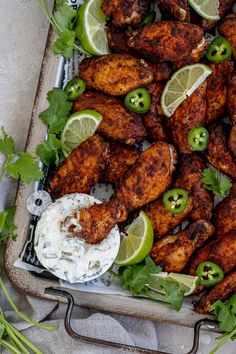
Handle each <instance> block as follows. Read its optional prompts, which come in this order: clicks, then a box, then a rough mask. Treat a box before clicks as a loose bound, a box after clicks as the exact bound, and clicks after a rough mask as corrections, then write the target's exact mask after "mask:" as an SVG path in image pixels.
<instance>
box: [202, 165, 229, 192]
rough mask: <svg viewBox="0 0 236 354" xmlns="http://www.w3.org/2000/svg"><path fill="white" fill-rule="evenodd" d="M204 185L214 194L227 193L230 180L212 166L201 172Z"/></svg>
mask: <svg viewBox="0 0 236 354" xmlns="http://www.w3.org/2000/svg"><path fill="white" fill-rule="evenodd" d="M202 183H203V185H204V187H205V188H206V189H208V190H210V191H212V192H213V193H214V194H216V195H227V194H229V192H230V189H231V187H232V183H231V180H230V179H229V178H228V177H226V176H223V175H222V174H220V173H219V172H218V171H216V170H214V169H213V168H211V167H209V168H205V169H204V170H203V172H202Z"/></svg>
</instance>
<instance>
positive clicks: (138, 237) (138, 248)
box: [115, 211, 153, 266]
mask: <svg viewBox="0 0 236 354" xmlns="http://www.w3.org/2000/svg"><path fill="white" fill-rule="evenodd" d="M127 233H128V236H124V237H123V239H122V241H121V245H120V249H119V253H118V256H117V257H116V260H115V263H116V264H119V265H123V266H126V265H131V264H137V263H139V262H141V261H142V260H143V259H144V258H145V257H146V256H147V255H148V254H149V252H150V251H151V248H152V245H153V229H152V224H151V221H150V220H149V218H148V216H147V215H146V214H145V213H144V212H143V211H141V212H140V214H139V216H138V217H137V218H136V219H135V220H134V221H133V222H132V224H131V225H130V226H129V228H128V230H127Z"/></svg>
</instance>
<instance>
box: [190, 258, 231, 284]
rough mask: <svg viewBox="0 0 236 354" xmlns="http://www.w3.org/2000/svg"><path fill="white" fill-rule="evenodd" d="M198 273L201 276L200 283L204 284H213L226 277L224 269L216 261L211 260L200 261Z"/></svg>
mask: <svg viewBox="0 0 236 354" xmlns="http://www.w3.org/2000/svg"><path fill="white" fill-rule="evenodd" d="M196 274H197V276H199V284H200V285H204V286H213V285H215V284H218V283H219V282H220V281H221V280H222V279H223V278H224V272H223V270H222V269H221V268H220V267H219V266H218V265H217V264H216V263H213V262H209V261H207V262H202V263H200V264H199V266H198V267H197V272H196Z"/></svg>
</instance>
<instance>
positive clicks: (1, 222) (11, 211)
mask: <svg viewBox="0 0 236 354" xmlns="http://www.w3.org/2000/svg"><path fill="white" fill-rule="evenodd" d="M15 211H16V207H15V206H12V207H9V208H6V209H5V210H3V211H1V212H0V235H1V236H0V242H1V241H3V240H5V239H6V238H8V237H11V238H13V239H14V240H15V239H16V234H15V233H14V231H15V229H16V226H15V225H14V223H13V221H14V216H15Z"/></svg>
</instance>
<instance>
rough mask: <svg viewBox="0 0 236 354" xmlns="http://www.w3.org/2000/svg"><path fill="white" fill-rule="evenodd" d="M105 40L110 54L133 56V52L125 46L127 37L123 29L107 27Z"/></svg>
mask: <svg viewBox="0 0 236 354" xmlns="http://www.w3.org/2000/svg"><path fill="white" fill-rule="evenodd" d="M107 40H108V46H109V48H110V50H111V51H112V53H118V54H131V55H133V50H132V49H131V48H130V47H129V46H128V44H127V40H128V37H127V35H126V31H124V29H123V28H119V27H116V26H113V25H108V29H107Z"/></svg>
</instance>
